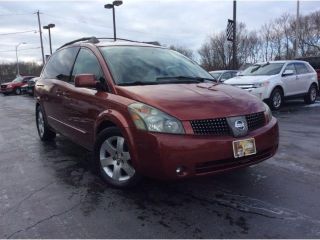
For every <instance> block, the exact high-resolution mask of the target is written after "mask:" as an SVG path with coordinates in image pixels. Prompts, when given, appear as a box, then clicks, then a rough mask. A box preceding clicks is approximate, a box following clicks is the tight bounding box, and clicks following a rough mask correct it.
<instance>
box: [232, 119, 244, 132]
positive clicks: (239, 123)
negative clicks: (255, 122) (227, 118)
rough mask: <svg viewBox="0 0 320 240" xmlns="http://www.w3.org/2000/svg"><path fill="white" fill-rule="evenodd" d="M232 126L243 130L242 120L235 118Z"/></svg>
mask: <svg viewBox="0 0 320 240" xmlns="http://www.w3.org/2000/svg"><path fill="white" fill-rule="evenodd" d="M234 127H235V128H237V129H239V130H244V129H245V124H244V122H243V121H241V120H237V121H235V123H234Z"/></svg>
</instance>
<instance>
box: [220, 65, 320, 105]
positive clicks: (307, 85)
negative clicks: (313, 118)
mask: <svg viewBox="0 0 320 240" xmlns="http://www.w3.org/2000/svg"><path fill="white" fill-rule="evenodd" d="M224 83H225V84H230V85H233V86H236V87H239V88H242V89H245V90H247V91H248V92H250V93H251V94H253V95H255V96H257V97H258V98H260V99H261V100H264V101H266V102H267V103H268V104H269V105H270V107H271V108H272V109H274V110H278V109H280V107H281V105H282V103H283V102H284V99H288V98H304V100H305V102H306V103H307V104H312V103H314V102H315V100H316V98H317V91H318V89H319V85H318V81H317V74H316V72H315V70H314V69H313V68H312V67H311V66H310V64H309V63H307V62H304V61H271V62H267V63H259V64H254V65H252V66H250V67H248V68H247V69H245V70H244V71H242V72H241V75H239V76H237V77H235V78H231V79H229V80H227V81H225V82H224Z"/></svg>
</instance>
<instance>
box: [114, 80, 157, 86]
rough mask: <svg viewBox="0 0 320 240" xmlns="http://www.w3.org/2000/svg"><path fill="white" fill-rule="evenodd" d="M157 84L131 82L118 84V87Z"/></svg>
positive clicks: (153, 83) (151, 83) (154, 83)
mask: <svg viewBox="0 0 320 240" xmlns="http://www.w3.org/2000/svg"><path fill="white" fill-rule="evenodd" d="M157 84H158V83H157V82H142V81H133V82H125V83H118V86H137V85H157Z"/></svg>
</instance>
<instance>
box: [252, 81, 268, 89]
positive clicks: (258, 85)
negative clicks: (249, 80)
mask: <svg viewBox="0 0 320 240" xmlns="http://www.w3.org/2000/svg"><path fill="white" fill-rule="evenodd" d="M268 85H269V82H268V81H266V82H262V83H255V84H253V87H254V88H260V87H267V86H268Z"/></svg>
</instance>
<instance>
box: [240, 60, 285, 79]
mask: <svg viewBox="0 0 320 240" xmlns="http://www.w3.org/2000/svg"><path fill="white" fill-rule="evenodd" d="M283 65H284V63H265V64H255V65H252V66H250V67H248V68H246V69H245V70H244V71H242V72H241V74H240V75H241V76H269V75H276V74H279V73H280V71H281V69H282V67H283Z"/></svg>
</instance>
